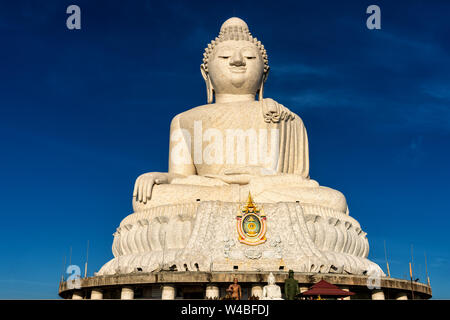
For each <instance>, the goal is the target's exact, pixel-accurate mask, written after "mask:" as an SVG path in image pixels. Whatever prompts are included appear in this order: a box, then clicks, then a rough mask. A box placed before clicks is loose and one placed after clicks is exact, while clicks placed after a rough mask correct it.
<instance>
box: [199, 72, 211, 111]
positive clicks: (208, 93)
mask: <svg viewBox="0 0 450 320" xmlns="http://www.w3.org/2000/svg"><path fill="white" fill-rule="evenodd" d="M200 72H201V73H202V77H203V79H204V80H205V83H206V100H207V101H208V103H212V102H213V97H214V92H213V86H212V83H211V79H209V74H208V71H206V70H205V66H204V65H203V64H201V65H200Z"/></svg>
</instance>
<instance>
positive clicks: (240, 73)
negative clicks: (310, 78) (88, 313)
mask: <svg viewBox="0 0 450 320" xmlns="http://www.w3.org/2000/svg"><path fill="white" fill-rule="evenodd" d="M200 70H201V74H202V76H203V78H204V80H205V83H206V88H207V104H206V105H201V106H198V107H195V108H192V109H189V110H187V111H185V112H183V113H181V114H178V115H177V116H175V117H174V119H173V120H172V123H171V126H170V149H169V152H170V154H169V169H168V172H150V173H145V174H143V175H141V176H139V177H138V178H137V180H136V183H135V186H134V191H133V209H134V213H133V214H130V215H129V216H127V217H126V218H125V219H124V220H123V221H122V222H121V224H120V226H119V228H117V232H116V233H115V234H114V242H113V253H114V256H115V258H114V259H113V260H111V261H110V262H109V263H107V264H106V265H105V266H104V267H103V268H102V269H101V270H100V274H111V273H115V272H118V270H121V272H124V271H123V270H128V271H125V272H131V271H133V270H134V269H136V268H140V269H143V270H147V271H153V270H155V269H157V268H158V266H160V265H162V264H163V263H164V264H166V263H169V264H173V265H175V266H176V268H177V269H178V270H211V269H212V270H219V271H220V270H230V268H232V266H233V263H234V265H236V264H237V265H239V264H240V263H242V266H241V267H240V269H239V270H243V269H245V268H247V269H248V270H253V269H259V270H265V271H272V270H278V267H279V263H280V259H283V261H284V262H285V263H286V268H288V269H293V270H295V271H297V272H303V271H304V272H319V271H320V272H337V273H343V272H344V273H354V274H363V273H374V272H375V273H382V271H381V269H380V268H379V267H378V266H377V265H376V264H374V263H372V262H370V261H369V260H367V259H366V257H367V255H368V251H369V245H368V241H367V238H366V237H365V235H366V234H365V233H364V232H363V231H362V230H361V227H360V225H359V223H358V222H357V221H356V220H355V219H353V218H352V217H350V216H349V211H348V207H347V202H346V199H345V197H344V195H343V194H342V193H341V192H339V191H337V190H333V189H331V188H327V187H324V186H320V185H319V184H318V183H317V181H315V180H312V179H310V177H309V154H308V138H307V133H306V129H305V126H304V125H303V122H302V120H301V118H300V117H299V116H298V115H296V114H295V113H293V112H291V111H290V110H289V109H288V108H286V107H285V106H283V105H281V104H280V103H278V102H276V101H275V100H273V99H269V98H263V92H264V84H265V82H266V80H267V79H268V74H269V65H268V58H267V53H266V50H265V48H264V46H263V45H262V44H261V42H260V41H258V40H257V39H256V38H254V37H253V36H252V35H251V34H250V32H249V29H248V26H247V24H246V23H245V22H244V21H243V20H241V19H239V18H230V19H228V20H227V21H225V23H223V25H222V27H221V29H220V33H219V36H218V37H217V38H216V39H215V40H213V41H212V42H211V43H210V44H208V47H207V48H206V49H205V53H204V58H203V63H202V64H201V66H200ZM249 194H251V196H252V197H253V199H252V201H254V202H255V203H256V204H261V206H262V207H263V209H264V213H265V218H264V219H265V220H264V223H266V225H259V224H255V225H251V226H252V227H254V226H256V227H257V230H258V232H259V231H260V230H267V235H266V236H264V237H261V239H259V240H260V241H259V242H257V244H258V245H251V244H253V243H252V242H251V241H250V242H245V241H242V234H241V235H239V236H238V234H237V231H236V214H237V213H238V212H239V210H240V209H239V208H240V206H241V205H242V203H243V202H245V201H246V199H247V198H248V196H249ZM261 221H263V220H261ZM266 227H267V228H266ZM249 236H251V235H249ZM266 240H267V241H266ZM249 243H250V245H249ZM163 251H164V254H163ZM249 259H250V260H251V263H247V262H249V261H250V260H249ZM162 260H164V261H162ZM231 270H232V269H231Z"/></svg>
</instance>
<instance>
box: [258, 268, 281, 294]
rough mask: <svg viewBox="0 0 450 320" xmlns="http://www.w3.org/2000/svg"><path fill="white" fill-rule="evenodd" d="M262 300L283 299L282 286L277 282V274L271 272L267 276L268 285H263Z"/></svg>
mask: <svg viewBox="0 0 450 320" xmlns="http://www.w3.org/2000/svg"><path fill="white" fill-rule="evenodd" d="M261 300H283V298H281V288H280V286H278V285H276V284H275V276H274V275H273V273H272V272H271V273H270V274H269V277H268V278H267V285H266V286H264V287H263V292H262V297H261Z"/></svg>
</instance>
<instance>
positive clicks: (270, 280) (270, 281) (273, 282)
mask: <svg viewBox="0 0 450 320" xmlns="http://www.w3.org/2000/svg"><path fill="white" fill-rule="evenodd" d="M267 283H268V284H269V285H274V284H275V276H274V275H273V273H272V272H271V273H270V274H269V277H268V278H267Z"/></svg>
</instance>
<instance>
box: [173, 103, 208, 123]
mask: <svg viewBox="0 0 450 320" xmlns="http://www.w3.org/2000/svg"><path fill="white" fill-rule="evenodd" d="M211 109H212V108H211V104H204V105H201V106H197V107H194V108H191V109H188V110H186V111H184V112H181V113H179V114H177V115H176V116H175V117H173V119H172V124H174V123H183V122H185V121H193V120H196V119H199V118H201V116H202V115H203V114H205V113H206V112H208V111H210V110H211Z"/></svg>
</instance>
